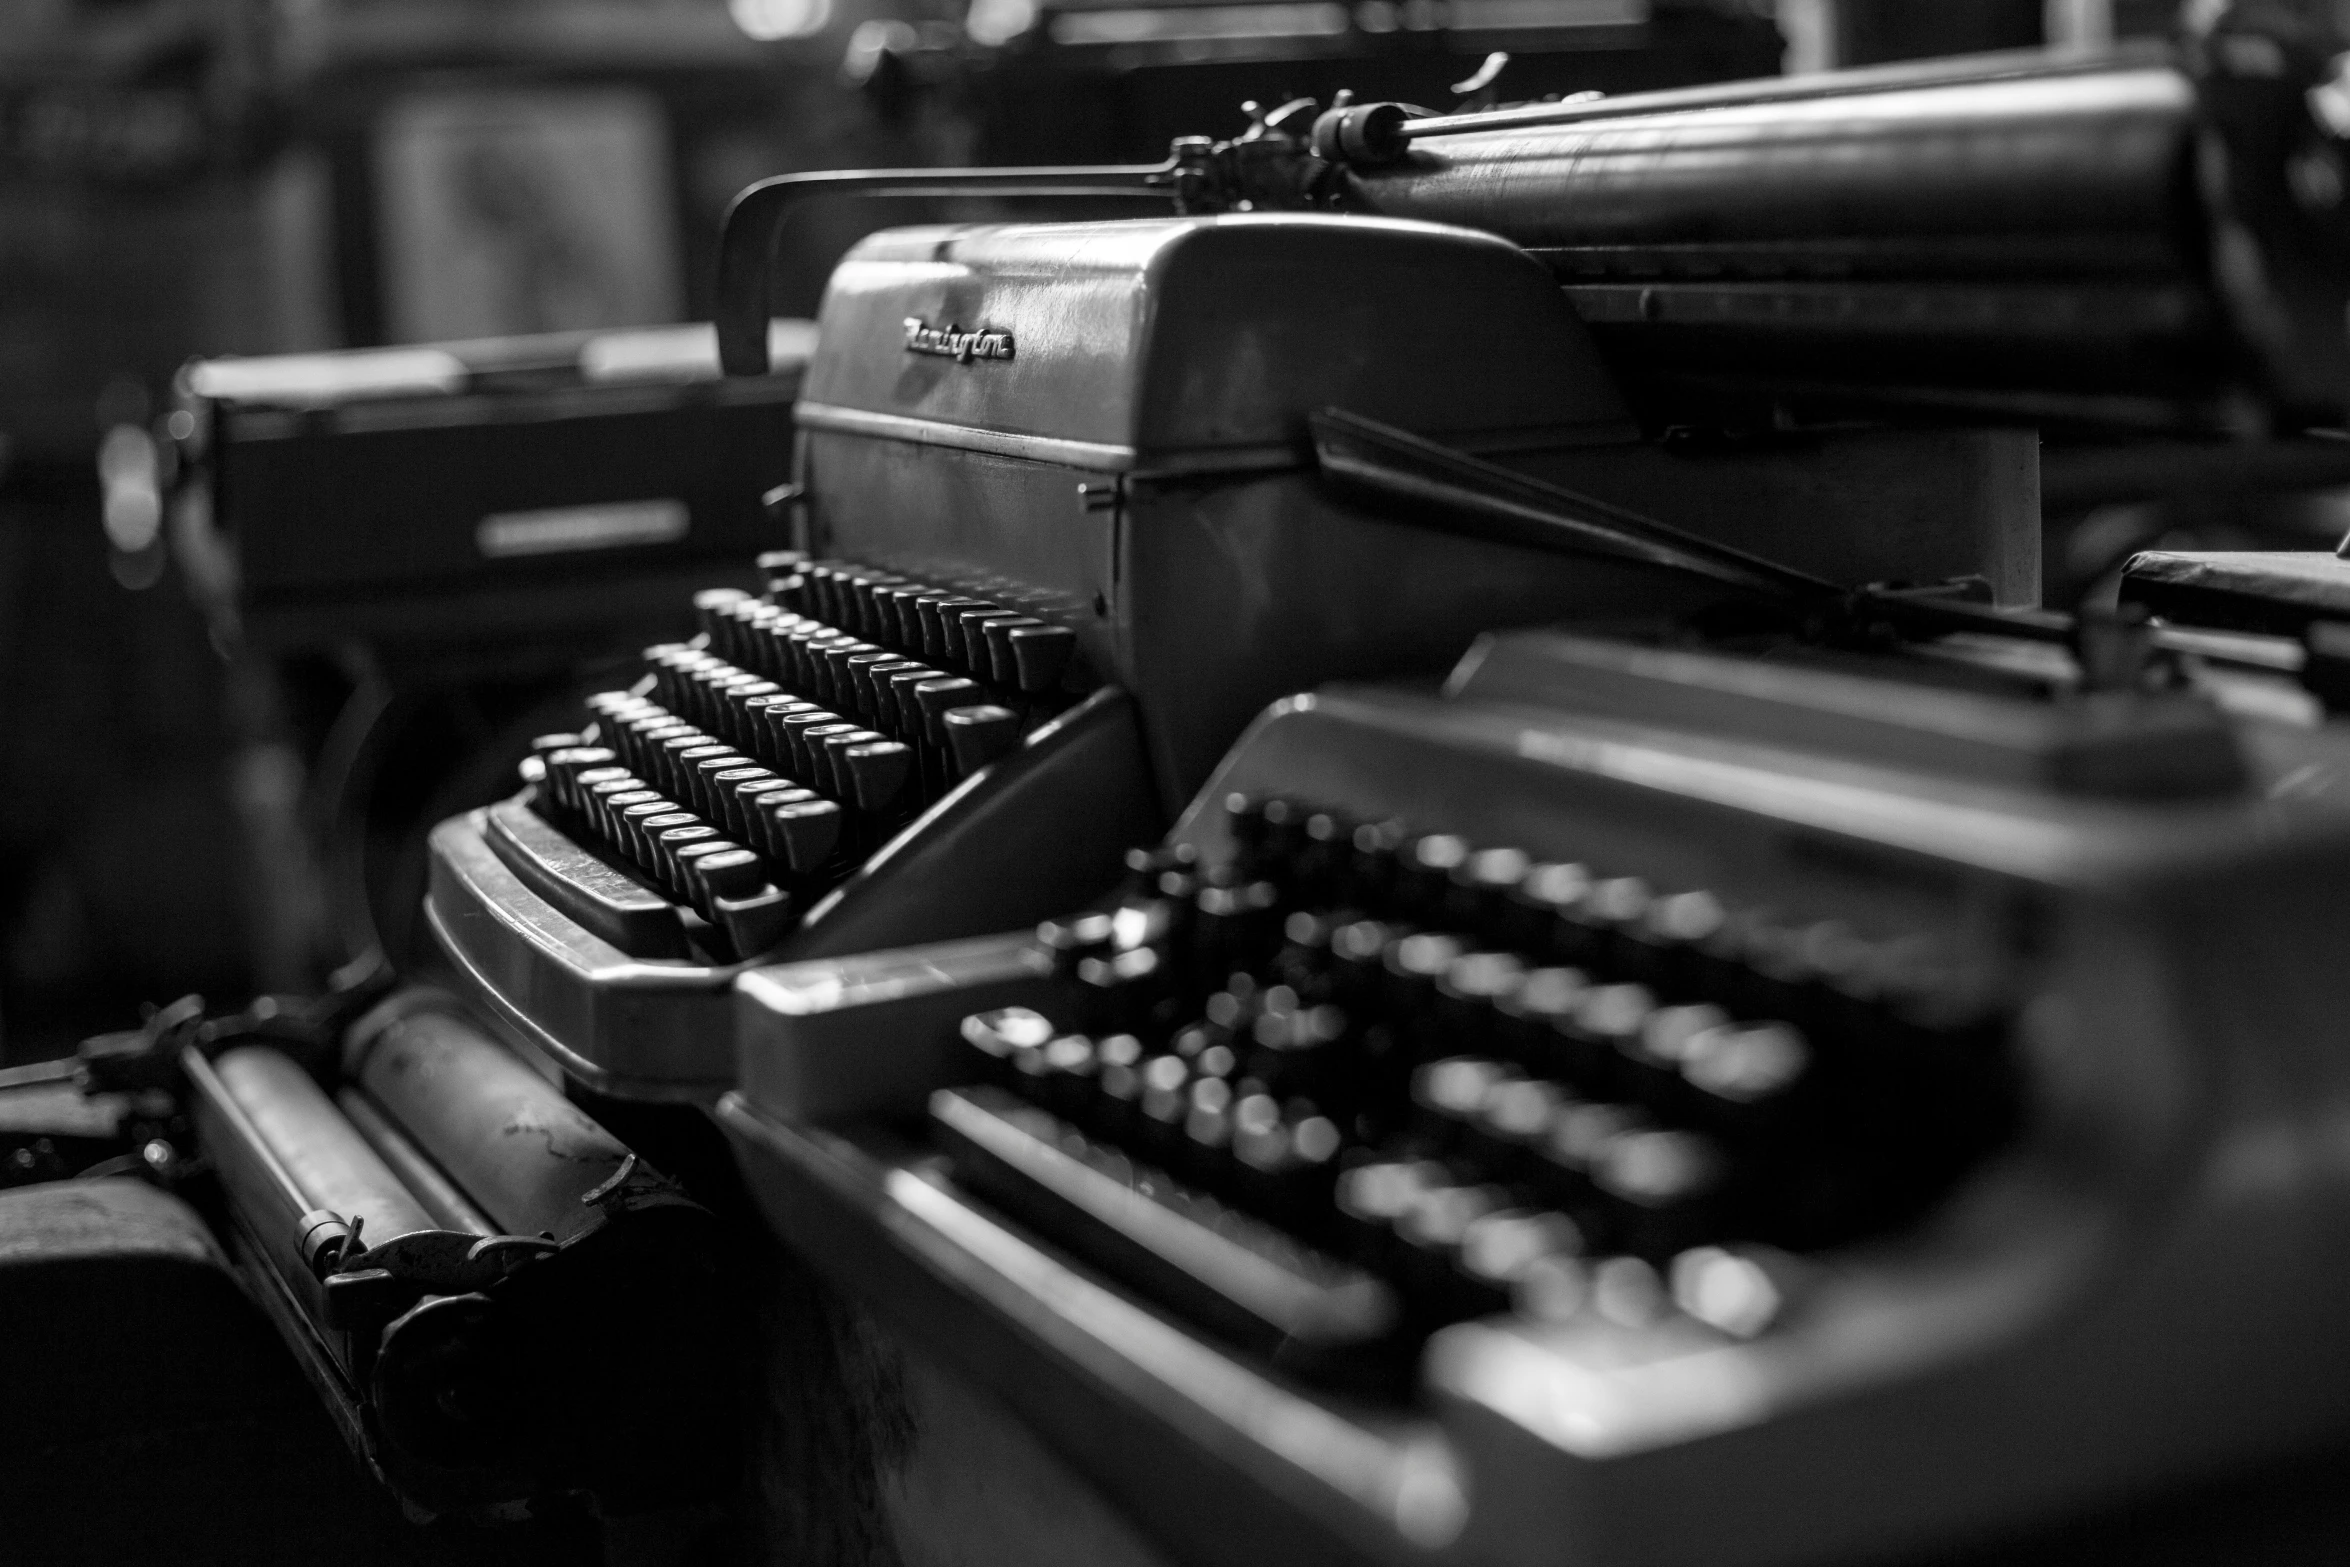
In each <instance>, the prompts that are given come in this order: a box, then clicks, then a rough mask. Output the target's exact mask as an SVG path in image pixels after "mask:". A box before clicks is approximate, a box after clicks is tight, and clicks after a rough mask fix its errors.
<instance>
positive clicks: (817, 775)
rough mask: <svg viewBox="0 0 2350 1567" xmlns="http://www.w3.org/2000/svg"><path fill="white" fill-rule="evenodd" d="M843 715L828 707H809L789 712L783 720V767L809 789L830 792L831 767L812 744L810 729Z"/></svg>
mask: <svg viewBox="0 0 2350 1567" xmlns="http://www.w3.org/2000/svg"><path fill="white" fill-rule="evenodd" d="M839 722H840V715H839V714H838V713H835V712H834V711H832V710H831V709H830V708H827V707H816V706H813V705H811V706H809V707H805V708H802V709H801V710H799V711H798V712H796V713H787V714H785V715H784V718H783V722H782V731H783V747H784V759H785V767H784V770H785V771H786V772H788V773H790V774H791V776H793V777H794V778H797V779H798V780H800V782H802V783H804V784H806V785H808V786H809V787H810V788H814V789H823V790H825V792H826V793H830V792H831V790H830V788H829V784H830V779H829V778H827V777H826V773H827V772H828V771H829V769H828V768H827V767H826V766H825V764H824V760H823V757H822V756H821V754H820V753H819V751H818V749H817V747H816V746H815V745H813V744H811V743H810V741H809V739H808V731H809V730H811V729H822V728H825V727H826V726H828V725H833V724H838V723H839Z"/></svg>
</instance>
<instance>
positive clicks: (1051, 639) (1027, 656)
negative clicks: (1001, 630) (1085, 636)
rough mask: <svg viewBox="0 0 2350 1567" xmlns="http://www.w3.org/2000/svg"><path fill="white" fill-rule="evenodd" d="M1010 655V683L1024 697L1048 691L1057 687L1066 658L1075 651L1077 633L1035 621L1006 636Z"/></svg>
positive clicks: (1065, 666) (1067, 663)
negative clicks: (1017, 688) (1011, 678)
mask: <svg viewBox="0 0 2350 1567" xmlns="http://www.w3.org/2000/svg"><path fill="white" fill-rule="evenodd" d="M1007 635H1008V640H1009V641H1010V643H1011V651H1012V674H1013V680H1012V683H1013V684H1014V685H1016V686H1018V687H1019V689H1020V690H1021V691H1022V692H1023V693H1024V694H1026V695H1029V696H1036V695H1040V694H1042V693H1044V692H1047V691H1051V690H1053V689H1055V688H1056V687H1058V686H1059V685H1060V683H1061V675H1062V673H1063V672H1064V671H1065V670H1067V668H1068V667H1069V656H1070V654H1072V653H1074V652H1075V651H1076V649H1077V633H1076V632H1074V631H1072V630H1070V629H1069V628H1068V627H1067V626H1052V625H1047V624H1045V623H1044V622H1042V621H1037V622H1034V623H1032V624H1029V625H1025V626H1015V627H1013V628H1012V629H1011V631H1010V632H1009V633H1008V634H1007Z"/></svg>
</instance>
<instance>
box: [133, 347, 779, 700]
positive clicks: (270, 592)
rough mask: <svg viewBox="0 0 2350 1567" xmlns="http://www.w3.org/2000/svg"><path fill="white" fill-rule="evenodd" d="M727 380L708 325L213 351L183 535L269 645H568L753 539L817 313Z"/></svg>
mask: <svg viewBox="0 0 2350 1567" xmlns="http://www.w3.org/2000/svg"><path fill="white" fill-rule="evenodd" d="M768 338H769V346H770V347H771V348H772V350H773V353H774V358H773V364H774V370H773V372H772V373H771V374H769V375H768V376H766V377H763V378H755V379H743V380H723V379H721V378H720V377H719V376H718V374H717V363H716V356H715V353H714V351H713V345H712V344H711V343H710V341H709V333H708V331H707V329H706V328H702V329H697V328H694V327H675V328H670V327H664V328H643V329H636V330H630V331H612V332H573V333H563V334H553V335H548V336H542V337H528V338H501V339H490V340H484V341H479V342H467V343H428V344H417V345H413V346H409V347H401V348H380V349H363V350H357V351H351V352H345V353H318V354H286V355H275V356H269V357H263V358H236V359H211V360H198V361H196V362H193V363H191V364H189V365H188V366H186V367H185V368H184V369H183V370H182V372H181V374H180V377H179V382H178V386H177V394H178V395H177V399H176V404H175V407H174V408H173V410H172V413H171V414H170V415H169V416H168V417H167V418H166V420H165V428H166V431H167V433H168V434H169V435H170V436H171V438H172V443H173V451H174V453H175V461H174V467H175V470H176V473H175V479H176V488H175V494H174V500H173V504H174V508H175V510H176V512H177V513H178V521H177V523H176V524H175V531H176V533H177V539H176V541H175V542H176V544H177V547H178V549H179V552H180V555H181V558H182V561H183V564H184V565H185V566H186V567H187V569H188V571H189V574H190V576H191V577H192V578H193V579H194V581H195V582H196V584H197V586H198V588H199V590H200V591H203V592H205V593H207V594H208V595H210V596H211V598H212V607H213V608H214V610H215V612H216V614H219V615H222V616H225V617H227V618H228V619H229V620H230V621H231V623H232V624H234V626H235V627H236V629H237V630H238V631H239V632H241V633H242V634H244V635H246V636H248V637H250V638H251V639H252V640H253V641H254V642H256V643H257V644H258V645H261V646H263V647H266V648H270V649H272V650H279V651H285V650H298V649H303V648H314V647H318V646H321V645H333V644H337V643H344V642H349V641H352V640H354V639H359V640H366V641H371V642H376V643H382V644H388V645H390V646H391V647H393V648H397V649H405V650H408V651H409V652H410V653H411V655H412V656H413V654H414V653H415V652H418V651H426V650H431V649H434V648H436V647H445V646H447V645H449V644H460V645H462V644H467V643H470V644H474V645H476V646H478V645H480V644H484V643H488V644H511V643H514V642H518V641H530V642H535V643H538V644H542V645H544V644H548V643H550V642H553V643H555V644H557V645H564V644H566V643H568V642H576V641H577V640H579V639H580V638H582V637H588V638H593V637H595V636H598V635H605V634H608V632H609V628H611V627H612V626H613V625H614V624H615V623H618V622H626V621H629V620H634V621H636V622H638V623H640V624H650V625H653V626H661V625H666V624H671V623H673V621H674V617H675V615H676V611H675V609H674V608H673V607H672V603H673V601H674V600H675V599H676V598H677V597H678V596H679V594H680V593H690V592H692V591H693V588H694V587H697V586H700V585H702V584H703V582H704V581H705V580H706V578H707V574H708V573H709V572H711V571H713V570H721V571H727V572H731V573H735V574H740V573H741V572H742V567H741V566H740V565H739V564H737V563H738V562H739V561H741V560H742V559H743V558H744V557H746V556H748V555H750V554H753V553H755V552H756V551H757V550H758V548H759V543H760V540H761V537H762V536H763V532H764V526H765V519H764V516H763V514H762V512H761V510H760V508H759V504H758V502H759V495H760V494H761V492H763V491H764V490H766V489H768V488H771V487H772V486H774V485H775V484H777V483H779V482H781V480H782V479H783V477H784V468H785V459H784V457H783V456H782V455H781V449H782V448H783V447H785V446H787V445H788V443H789V440H790V431H791V411H790V410H791V400H792V397H793V396H794V394H795V393H796V392H797V390H798V387H799V375H800V372H801V370H802V369H803V368H804V366H805V364H806V362H807V355H808V349H809V332H808V327H807V323H805V322H776V323H773V324H771V325H770V327H769V328H768Z"/></svg>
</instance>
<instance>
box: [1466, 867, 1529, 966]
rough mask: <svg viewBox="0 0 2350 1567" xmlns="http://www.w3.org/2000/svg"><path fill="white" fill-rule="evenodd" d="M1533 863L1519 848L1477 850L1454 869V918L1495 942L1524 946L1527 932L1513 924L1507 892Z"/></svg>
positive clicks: (1518, 881)
mask: <svg viewBox="0 0 2350 1567" xmlns="http://www.w3.org/2000/svg"><path fill="white" fill-rule="evenodd" d="M1533 864H1534V862H1533V861H1532V860H1531V859H1529V858H1528V857H1527V855H1526V853H1525V851H1524V850H1522V849H1509V848H1501V849H1479V850H1478V851H1477V852H1476V853H1474V854H1472V855H1470V856H1469V857H1468V858H1467V859H1466V860H1464V861H1462V862H1461V864H1460V865H1458V866H1456V867H1455V868H1454V870H1453V873H1452V883H1453V889H1454V898H1453V900H1452V902H1451V904H1450V905H1449V906H1450V908H1452V909H1453V910H1454V911H1455V913H1454V915H1453V917H1454V918H1455V919H1456V920H1457V921H1458V922H1460V923H1462V924H1465V925H1467V926H1468V927H1469V928H1470V929H1472V930H1475V931H1477V932H1478V933H1479V934H1480V935H1482V936H1484V937H1485V938H1486V939H1488V940H1490V941H1492V942H1494V943H1495V944H1496V945H1504V946H1518V947H1522V946H1525V945H1527V944H1528V942H1527V934H1528V933H1527V932H1526V931H1524V930H1523V929H1522V928H1521V927H1520V926H1519V925H1515V924H1513V923H1512V920H1511V914H1512V911H1513V909H1514V907H1515V905H1514V904H1513V903H1512V902H1511V899H1510V894H1511V893H1512V892H1514V891H1515V890H1516V889H1517V886H1518V883H1520V882H1522V881H1524V880H1525V879H1526V873H1527V872H1528V871H1529V870H1531V869H1533Z"/></svg>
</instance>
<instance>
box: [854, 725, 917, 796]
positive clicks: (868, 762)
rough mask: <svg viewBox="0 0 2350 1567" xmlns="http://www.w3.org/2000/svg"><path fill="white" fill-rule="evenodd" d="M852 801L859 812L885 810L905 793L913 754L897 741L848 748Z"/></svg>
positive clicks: (884, 741)
mask: <svg viewBox="0 0 2350 1567" xmlns="http://www.w3.org/2000/svg"><path fill="white" fill-rule="evenodd" d="M844 755H845V758H846V760H847V763H848V770H849V782H850V785H851V798H852V800H853V801H854V803H855V804H856V805H857V806H858V807H859V808H860V809H862V810H867V811H880V810H887V809H888V808H890V807H891V806H892V805H894V804H896V803H897V801H898V798H899V796H900V795H901V794H903V793H904V791H905V787H906V780H907V779H908V778H909V777H911V776H912V774H913V771H914V753H913V752H912V751H911V750H910V749H908V747H907V746H906V745H905V743H904V742H902V741H898V740H878V739H877V740H873V741H870V742H868V743H866V744H863V745H854V746H851V747H849V749H848V750H847V752H846V753H844Z"/></svg>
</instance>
